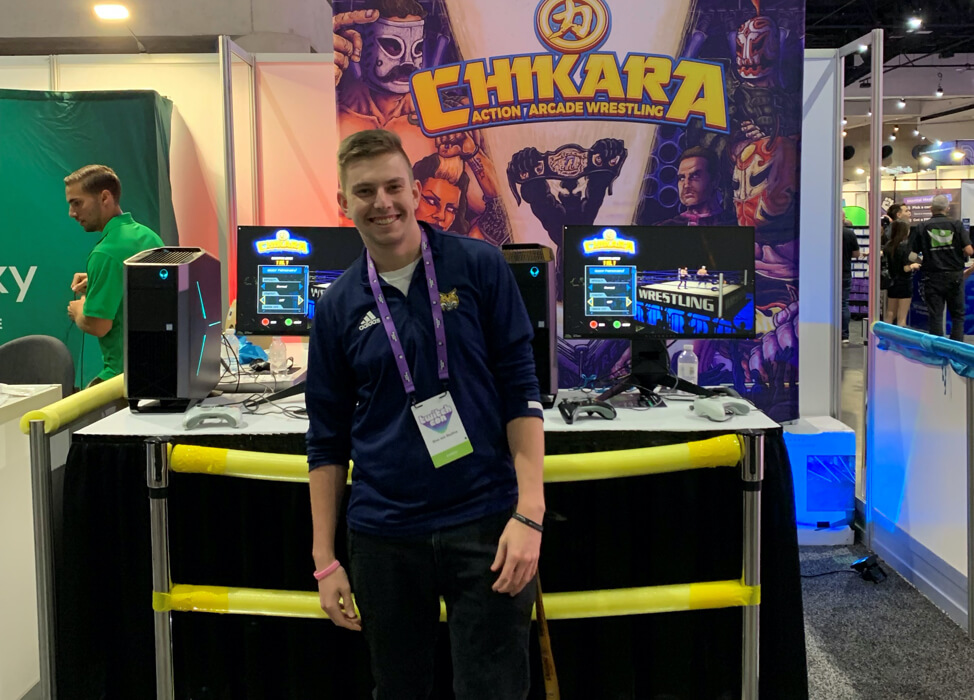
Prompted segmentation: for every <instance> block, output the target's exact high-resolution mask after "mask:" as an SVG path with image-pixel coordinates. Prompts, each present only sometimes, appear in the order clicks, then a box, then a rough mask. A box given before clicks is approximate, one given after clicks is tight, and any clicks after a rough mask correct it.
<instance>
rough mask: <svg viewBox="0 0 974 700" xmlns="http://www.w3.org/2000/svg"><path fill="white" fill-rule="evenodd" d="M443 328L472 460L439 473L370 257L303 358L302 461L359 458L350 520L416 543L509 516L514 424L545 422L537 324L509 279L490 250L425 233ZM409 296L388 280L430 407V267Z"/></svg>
mask: <svg viewBox="0 0 974 700" xmlns="http://www.w3.org/2000/svg"><path fill="white" fill-rule="evenodd" d="M423 226H424V228H426V232H427V236H428V237H429V241H430V248H431V251H432V254H433V264H434V266H435V268H436V277H437V282H438V286H439V289H440V299H441V307H442V308H443V317H444V325H445V327H446V338H447V356H448V362H449V368H450V387H449V388H450V391H451V393H452V396H453V399H454V403H455V406H456V408H457V410H458V413H459V415H460V418H461V419H462V421H463V425H464V427H465V428H466V430H467V435H468V436H469V438H470V441H471V444H472V446H473V453H472V454H470V455H467V456H465V457H462V458H460V459H458V460H456V461H455V462H451V463H450V464H447V465H445V466H443V467H440V468H439V469H437V468H435V467H434V466H433V462H432V459H431V458H430V456H429V452H428V451H427V449H426V446H425V444H424V442H423V438H422V436H421V435H420V432H419V428H418V427H417V425H416V422H415V419H414V418H413V413H412V411H411V410H410V401H409V398H408V397H407V395H406V392H405V389H404V388H403V385H402V380H401V379H400V377H399V372H398V370H397V368H396V362H395V359H394V358H393V356H392V350H391V348H390V345H389V339H388V337H387V336H386V333H385V331H384V329H383V327H382V323H381V322H380V321H379V318H378V314H379V312H378V308H377V307H376V303H375V299H374V298H373V296H372V290H371V289H370V287H369V282H368V277H367V264H366V261H365V254H364V253H363V255H362V257H361V258H360V259H359V260H358V261H357V262H356V263H355V264H354V265H353V266H352V267H350V268H349V269H348V270H346V272H345V273H344V274H343V275H342V276H341V277H340V278H339V279H338V280H337V281H336V282H335V283H334V284H332V285H331V287H330V288H329V289H328V291H327V292H326V293H325V294H324V295H323V296H322V298H321V301H320V302H319V305H318V308H317V310H316V312H315V318H314V328H313V330H312V334H311V343H310V347H309V352H308V377H307V389H306V399H307V407H308V418H309V420H310V428H309V430H308V435H307V447H308V466H309V468H310V469H316V468H319V467H323V466H325V465H332V464H337V465H345V464H347V463H348V460H349V458H351V459H352V460H353V461H354V463H355V467H354V469H353V471H352V490H351V496H350V500H349V506H348V515H347V519H348V524H349V527H351V528H352V529H353V530H356V531H360V532H364V533H369V534H376V535H385V536H408V535H416V534H424V533H428V532H433V531H435V530H438V529H441V528H445V527H452V526H455V525H460V524H462V523H465V522H469V521H472V520H476V519H478V518H481V517H484V516H487V515H491V514H494V513H498V512H500V511H502V510H505V509H508V508H512V507H513V506H514V504H515V503H516V501H517V481H516V477H515V472H514V464H513V459H512V457H511V453H510V448H509V446H508V443H507V424H508V423H509V422H510V421H511V420H513V419H514V418H519V417H522V416H538V417H540V416H541V403H540V391H539V388H538V380H537V376H536V374H535V369H534V358H533V355H532V351H531V338H532V329H531V323H530V321H529V320H528V316H527V312H526V311H525V308H524V302H523V301H522V299H521V295H520V292H519V290H518V288H517V284H516V282H515V281H514V275H513V273H512V272H511V269H510V267H509V266H508V264H507V262H506V261H505V260H504V257H503V256H502V254H501V252H500V251H499V250H498V249H497V248H495V247H494V246H492V245H490V244H488V243H485V242H483V241H478V240H473V239H469V238H464V237H461V236H455V235H452V234H447V233H443V232H440V231H435V230H433V229H432V228H429V227H426V226H425V225H423ZM410 285H411V286H410V288H409V294H408V296H404V295H403V294H402V293H401V292H400V291H399V290H398V289H395V288H394V287H392V286H390V285H388V284H386V283H385V282H382V289H383V292H384V294H385V296H386V300H387V301H388V303H389V309H390V311H391V312H392V317H393V320H394V321H395V324H396V329H397V330H398V332H399V335H400V339H401V341H402V345H403V349H404V351H405V354H406V361H407V363H408V364H409V368H410V370H411V371H412V374H413V381H414V382H415V385H416V393H417V396H416V399H417V401H423V400H426V399H428V398H430V397H433V396H435V395H437V394H439V393H441V392H442V391H443V385H442V382H441V381H440V379H439V377H438V376H437V361H436V340H435V337H434V333H433V314H432V312H431V311H430V308H429V293H428V292H427V290H426V278H425V274H424V272H423V265H422V264H420V265H418V266H417V267H416V270H415V271H414V273H413V277H412V281H411V282H410Z"/></svg>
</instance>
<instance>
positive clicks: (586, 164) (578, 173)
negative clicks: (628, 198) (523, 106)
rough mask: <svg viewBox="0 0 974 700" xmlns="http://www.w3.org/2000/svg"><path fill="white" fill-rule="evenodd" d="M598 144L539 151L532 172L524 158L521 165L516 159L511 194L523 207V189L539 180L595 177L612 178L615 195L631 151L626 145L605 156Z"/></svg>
mask: <svg viewBox="0 0 974 700" xmlns="http://www.w3.org/2000/svg"><path fill="white" fill-rule="evenodd" d="M620 144H621V142H620ZM598 145H599V144H596V147H593V148H582V147H581V146H579V145H578V144H575V143H571V144H567V145H564V146H561V147H560V148H558V149H557V150H554V151H548V152H546V153H540V152H538V151H535V152H534V154H532V155H534V157H535V159H536V161H537V162H535V163H534V164H533V165H532V166H530V169H527V166H528V164H527V163H526V162H524V159H520V160H521V162H518V159H515V160H512V161H511V163H510V164H509V165H508V166H507V182H508V184H509V185H510V186H511V192H513V193H514V199H515V201H517V203H518V206H520V204H521V192H520V189H519V187H523V186H524V185H526V184H528V183H531V182H535V181H537V180H562V181H564V180H567V181H578V180H581V179H582V178H589V177H591V176H593V175H602V176H603V177H604V176H608V178H609V179H608V194H610V195H611V194H612V183H613V182H615V180H616V178H617V177H619V173H620V171H621V170H622V166H623V164H624V163H625V162H626V156H627V155H628V154H629V151H628V150H626V148H625V147H624V146H620V147H619V148H617V149H614V150H616V151H617V152H614V153H613V152H611V151H610V153H609V154H607V155H604V149H601V148H598ZM522 153H523V151H522Z"/></svg>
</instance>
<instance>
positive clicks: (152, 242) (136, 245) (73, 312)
mask: <svg viewBox="0 0 974 700" xmlns="http://www.w3.org/2000/svg"><path fill="white" fill-rule="evenodd" d="M64 196H65V198H66V199H67V201H68V216H70V217H71V218H72V219H74V220H75V221H77V222H78V223H79V224H80V225H81V228H83V229H84V230H85V231H87V232H88V233H98V232H101V234H102V236H101V238H100V239H99V240H98V243H96V244H95V247H94V248H92V249H91V252H90V253H89V254H88V263H87V265H86V266H85V272H76V273H75V274H74V277H73V278H72V280H71V291H73V292H74V293H75V294H76V295H81V298H80V299H76V300H74V301H72V302H71V303H69V304H68V316H69V317H70V318H71V320H72V321H74V322H75V324H76V325H77V326H78V328H80V329H81V330H82V331H84V332H85V333H88V334H90V335H93V336H95V337H96V338H98V345H99V347H100V348H101V354H102V361H103V364H104V366H103V367H102V370H101V371H100V372H99V373H98V375H97V376H96V377H95V378H94V379H93V380H92V381H91V382H90V383H89V386H91V385H93V384H98V383H100V382H103V381H105V380H106V379H111V378H112V377H114V376H116V375H118V374H121V373H122V371H123V370H124V365H125V362H124V357H123V351H124V346H125V331H124V329H123V327H122V313H123V305H122V293H123V291H124V281H125V279H124V267H123V263H124V262H125V260H127V259H128V258H130V257H132V256H133V255H135V254H136V253H141V252H142V251H143V250H149V249H150V248H160V247H162V246H163V245H165V244H164V243H163V242H162V239H161V238H159V236H158V235H157V234H156V233H155V232H154V231H153V230H152V229H150V228H147V227H146V226H143V225H142V224H139V223H136V222H135V221H134V220H133V219H132V215H131V214H126V213H123V212H122V209H121V205H120V202H121V199H122V183H121V181H120V180H119V179H118V175H116V174H115V171H114V170H112V169H111V168H109V167H108V166H105V165H86V166H85V167H83V168H81V169H79V170H76V171H74V172H73V173H71V174H70V175H68V176H67V177H66V178H64Z"/></svg>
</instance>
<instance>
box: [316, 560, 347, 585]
mask: <svg viewBox="0 0 974 700" xmlns="http://www.w3.org/2000/svg"><path fill="white" fill-rule="evenodd" d="M340 566H341V564H339V563H338V560H337V559H336V560H335V561H333V562H332V563H331V564H329V565H328V566H326V567H325V568H324V569H322V570H321V571H316V572H315V573H314V576H315V578H316V579H318V580H319V581H320V580H321V579H323V578H324V577H325V576H329V575H331V574H333V573H335V572H336V571H338V568H339V567H340Z"/></svg>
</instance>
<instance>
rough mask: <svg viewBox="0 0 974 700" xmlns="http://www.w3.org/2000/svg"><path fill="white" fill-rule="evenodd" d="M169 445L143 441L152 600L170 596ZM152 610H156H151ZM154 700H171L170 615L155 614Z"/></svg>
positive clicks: (162, 440) (164, 611) (159, 440)
mask: <svg viewBox="0 0 974 700" xmlns="http://www.w3.org/2000/svg"><path fill="white" fill-rule="evenodd" d="M167 447H168V441H167V440H164V439H161V438H150V439H148V440H146V441H145V457H146V460H145V461H146V464H145V467H146V469H145V472H146V476H145V480H146V485H147V486H148V487H149V519H150V540H151V543H152V597H153V600H155V599H156V597H157V596H159V595H160V594H162V595H166V596H168V595H169V591H170V589H171V588H172V581H171V580H170V576H169V513H168V510H167V502H166V499H167V498H168V497H169V452H168V449H167ZM153 607H155V606H153ZM154 617H155V643H156V700H173V698H174V697H175V688H174V685H173V659H172V615H171V613H170V612H169V611H168V610H162V611H160V610H156V611H155V613H154Z"/></svg>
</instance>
